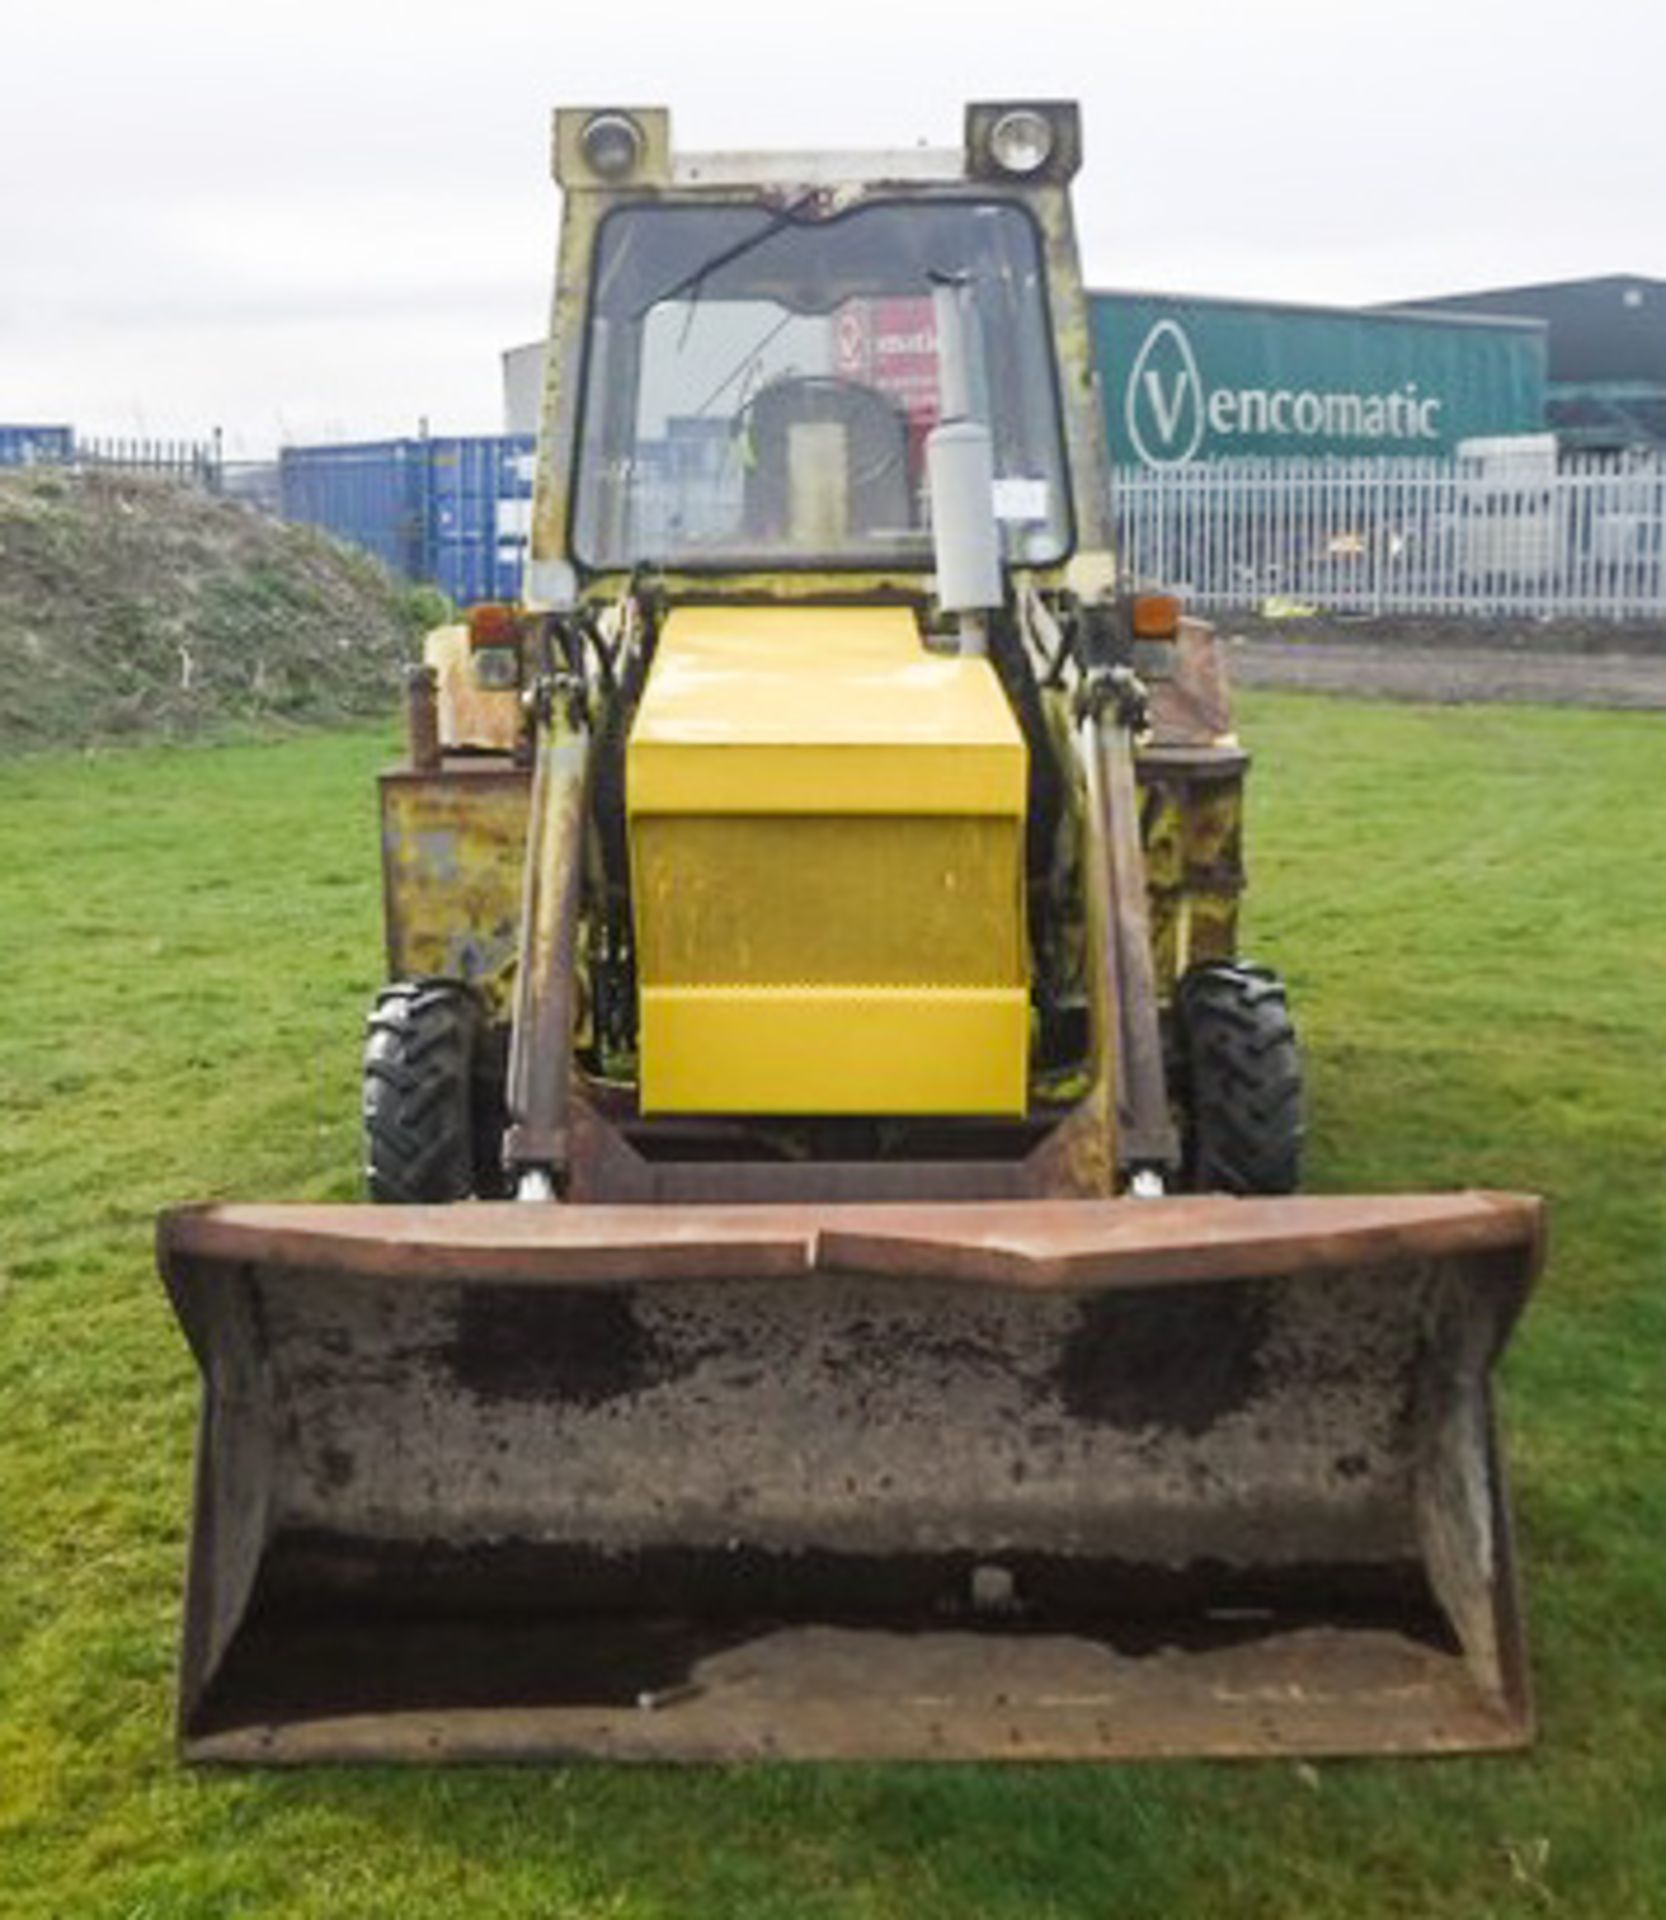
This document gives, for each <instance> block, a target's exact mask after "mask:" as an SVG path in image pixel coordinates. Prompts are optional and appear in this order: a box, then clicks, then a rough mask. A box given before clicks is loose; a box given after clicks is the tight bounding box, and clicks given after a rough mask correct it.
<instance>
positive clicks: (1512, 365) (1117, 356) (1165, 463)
mask: <svg viewBox="0 0 1666 1920" xmlns="http://www.w3.org/2000/svg"><path fill="white" fill-rule="evenodd" d="M1090 313H1091V319H1092V326H1093V335H1094V347H1095V352H1096V357H1097V360H1098V365H1099V378H1100V387H1101V396H1102V403H1103V406H1104V411H1105V426H1106V431H1107V434H1108V437H1109V440H1110V447H1111V459H1112V463H1113V465H1114V466H1128V465H1132V466H1136V467H1175V466H1184V465H1186V464H1187V463H1188V462H1191V461H1197V460H1204V461H1207V460H1223V459H1234V458H1238V459H1242V458H1252V457H1255V458H1265V457H1268V456H1274V457H1277V456H1281V455H1303V456H1306V457H1309V458H1311V457H1313V456H1315V455H1319V456H1325V455H1334V456H1337V457H1342V458H1350V459H1355V458H1360V457H1372V456H1374V457H1379V458H1395V457H1405V456H1407V455H1427V454H1437V455H1438V454H1448V453H1451V452H1453V451H1454V450H1455V448H1456V447H1457V444H1458V442H1459V441H1460V440H1468V439H1473V438H1476V437H1478V436H1483V435H1486V436H1497V435H1508V434H1517V433H1537V432H1540V431H1542V430H1543V427H1544V424H1545V414H1544V409H1545V366H1546V352H1547V347H1546V330H1545V327H1544V325H1543V323H1542V322H1540V321H1535V320H1520V319H1503V318H1476V317H1471V316H1463V315H1455V314H1440V315H1433V314H1412V313H1404V312H1400V311H1393V312H1381V311H1377V312H1369V313H1366V312H1358V311H1355V310H1353V309H1349V308H1336V307H1298V306H1281V305H1276V304H1270V303H1267V302H1250V301H1242V300H1220V299H1210V298H1203V297H1194V296H1186V295H1176V294H1154V293H1114V292H1102V293H1094V294H1092V295H1091V296H1090Z"/></svg>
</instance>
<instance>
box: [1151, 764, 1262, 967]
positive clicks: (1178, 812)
mask: <svg viewBox="0 0 1666 1920" xmlns="http://www.w3.org/2000/svg"><path fill="white" fill-rule="evenodd" d="M1245 766H1246V759H1245V756H1244V754H1243V753H1241V752H1239V751H1238V750H1237V749H1236V748H1216V747H1211V748H1196V749H1191V748H1188V749H1162V748H1157V749H1152V750H1148V751H1147V752H1145V753H1142V754H1141V756H1140V760H1139V777H1140V825H1141V830H1142V836H1143V839H1144V843H1145V862H1146V884H1147V889H1148V893H1149V898H1150V914H1151V946H1152V954H1153V957H1154V960H1155V963H1156V972H1157V991H1158V997H1159V999H1160V1000H1162V1001H1163V1002H1165V1003H1166V1002H1167V1001H1168V1000H1169V999H1171V998H1172V996H1173V993H1174V986H1175V982H1176V981H1177V980H1178V979H1179V978H1180V976H1181V975H1182V974H1183V973H1184V972H1185V971H1186V969H1187V968H1188V967H1192V966H1196V965H1197V964H1198V963H1199V962H1200V961H1205V960H1231V959H1234V958H1236V956H1237V952H1238V900H1239V896H1240V895H1241V894H1242V893H1243V890H1244V858H1243V821H1244V769H1245Z"/></svg>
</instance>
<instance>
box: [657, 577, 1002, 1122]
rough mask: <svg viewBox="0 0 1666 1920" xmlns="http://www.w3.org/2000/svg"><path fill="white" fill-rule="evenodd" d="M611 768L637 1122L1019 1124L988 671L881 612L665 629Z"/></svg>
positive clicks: (691, 615)
mask: <svg viewBox="0 0 1666 1920" xmlns="http://www.w3.org/2000/svg"><path fill="white" fill-rule="evenodd" d="M627 752H628V758H627V771H626V788H627V794H628V807H629V812H630V816H631V822H630V826H631V872H632V890H633V895H634V902H635V915H636V932H637V957H638V967H639V972H638V978H639V981H640V983H641V1012H642V1027H641V1036H640V1037H641V1073H642V1089H641V1094H642V1105H643V1108H644V1110H645V1111H647V1112H650V1113H799V1114H810V1113H872V1114H878V1113H911V1114H922V1113H966V1114H973V1113H982V1114H1016V1113H1021V1112H1022V1111H1023V1110H1024V1104H1025V1083H1026V1075H1027V1065H1028V1042H1029V1000H1028V991H1027V964H1026V948H1025V940H1024V872H1023V861H1024V848H1023V832H1024V804H1025V789H1026V766H1025V755H1024V742H1023V736H1022V734H1021V733H1020V731H1019V729H1018V725H1017V722H1016V721H1015V720H1014V718H1013V716H1012V713H1011V711H1010V709H1009V708H1008V705H1007V702H1006V697H1005V695H1004V694H1003V692H1002V691H1001V687H1000V683H999V681H998V680H997V679H996V677H995V674H994V671H993V669H992V668H991V667H990V665H989V663H988V662H987V661H986V660H976V659H960V658H956V657H950V656H941V655H934V654H932V653H929V652H927V651H926V649H925V648H924V646H923V645H922V644H921V641H920V636H919V631H918V628H917V625H916V622H915V618H914V615H913V614H912V613H911V612H909V611H908V610H907V609H905V608H898V607H854V608H848V607H796V608H795V607H743V608H736V607H702V608H687V607H685V608H678V609H677V610H676V611H674V612H673V613H672V614H670V615H669V617H668V618H667V620H666V623H665V626H664V629H663V630H662V633H661V636H660V642H659V650H658V653H657V655H656V658H655V663H654V670H653V672H652V674H651V675H650V677H649V681H648V686H647V690H646V692H645V695H644V697H643V700H642V703H641V706H640V708H639V709H638V713H637V717H636V721H635V724H634V725H633V728H632V731H631V739H630V744H629V747H628V750H627Z"/></svg>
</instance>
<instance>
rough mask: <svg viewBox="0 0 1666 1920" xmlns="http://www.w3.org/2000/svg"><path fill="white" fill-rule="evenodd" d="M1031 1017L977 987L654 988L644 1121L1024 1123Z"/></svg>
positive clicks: (648, 1010) (647, 1009)
mask: <svg viewBox="0 0 1666 1920" xmlns="http://www.w3.org/2000/svg"><path fill="white" fill-rule="evenodd" d="M1028 1032H1029V1006H1028V1003H1027V1000H1026V997H1025V995H1024V994H1023V993H1022V991H1019V992H1016V993H1015V992H1011V991H1006V990H1003V989H1000V988H994V987H991V988H976V987H925V988H907V987H866V988H863V987H644V988H643V990H642V1105H643V1110H644V1111H645V1112H648V1113H776V1114H780V1113H791V1114H824V1113H863V1114H905V1113H906V1114H919V1113H1005V1114H1013V1113H1022V1112H1023V1110H1024V1098H1025V1076H1026V1046H1027V1040H1028Z"/></svg>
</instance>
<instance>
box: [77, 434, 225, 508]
mask: <svg viewBox="0 0 1666 1920" xmlns="http://www.w3.org/2000/svg"><path fill="white" fill-rule="evenodd" d="M69 464H71V465H73V466H77V467H80V468H83V469H87V468H97V469H99V470H101V471H104V472H110V473H133V474H147V475H150V476H152V477H154V478H156V479H158V480H177V481H181V482H183V483H184V484H185V485H187V486H194V487H206V488H207V489H208V491H209V492H210V493H218V492H219V491H220V484H221V480H222V477H223V473H224V466H225V462H224V460H223V458H222V456H221V448H220V436H219V434H218V433H216V434H215V435H214V437H213V438H212V439H210V440H151V439H94V440H77V441H76V443H75V449H74V452H73V454H72V456H71V459H70V462H69Z"/></svg>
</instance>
